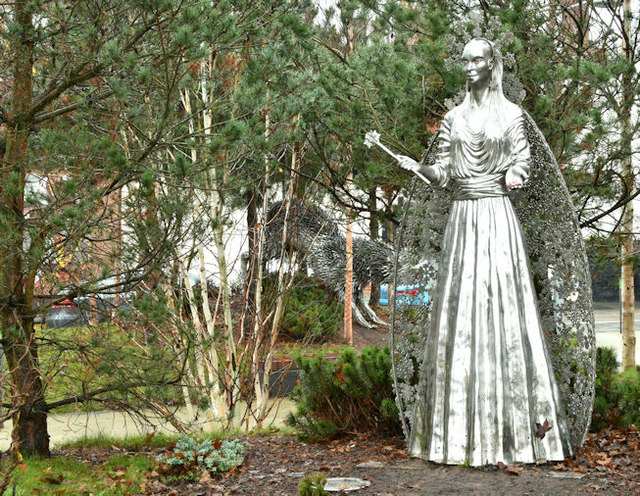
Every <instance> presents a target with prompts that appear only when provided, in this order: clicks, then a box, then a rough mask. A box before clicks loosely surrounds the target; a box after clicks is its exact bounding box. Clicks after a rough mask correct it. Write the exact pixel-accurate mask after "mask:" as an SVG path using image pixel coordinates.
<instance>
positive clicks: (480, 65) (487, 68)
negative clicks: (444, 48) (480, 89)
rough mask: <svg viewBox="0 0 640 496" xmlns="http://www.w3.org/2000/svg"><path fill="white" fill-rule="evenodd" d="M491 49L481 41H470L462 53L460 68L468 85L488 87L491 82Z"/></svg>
mask: <svg viewBox="0 0 640 496" xmlns="http://www.w3.org/2000/svg"><path fill="white" fill-rule="evenodd" d="M491 57H492V54H491V47H490V46H489V44H488V43H485V42H484V41H481V40H472V41H470V42H469V43H467V45H466V46H465V47H464V50H463V52H462V66H463V67H464V70H465V72H466V73H467V81H468V82H469V84H470V85H480V86H483V85H485V84H486V85H488V84H489V82H490V81H491V71H492V69H493V61H492V60H491Z"/></svg>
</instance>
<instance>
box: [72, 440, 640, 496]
mask: <svg viewBox="0 0 640 496" xmlns="http://www.w3.org/2000/svg"><path fill="white" fill-rule="evenodd" d="M242 439H244V440H246V441H247V442H248V443H249V444H248V447H247V455H246V459H245V463H244V464H243V465H242V466H241V467H238V468H237V469H235V470H233V471H232V472H231V473H228V474H224V475H217V476H213V477H209V474H205V477H203V478H202V479H201V481H200V482H197V483H184V484H179V485H175V486H166V485H164V484H162V483H161V482H160V481H159V480H157V477H154V476H150V477H149V479H148V480H147V482H146V484H145V486H146V487H145V490H146V494H148V495H164V496H170V495H172V496H183V495H184V496H196V495H198V496H204V495H221V496H222V495H252V496H260V495H287V496H289V495H291V496H295V495H297V494H298V483H299V482H300V480H301V479H302V477H303V476H304V475H305V474H308V473H312V472H317V471H321V472H325V473H326V474H327V476H328V477H358V478H361V479H364V480H368V481H369V482H371V486H370V487H369V488H367V489H363V490H359V491H355V492H352V493H349V494H354V495H356V494H363V495H371V496H373V495H382V496H392V495H393V496H399V495H425V494H437V495H440V494H443V495H447V494H450V495H454V494H483V495H484V494H504V495H512V494H513V495H525V494H527V495H542V494H551V495H554V496H556V495H574V494H606V495H629V494H640V472H639V471H638V467H640V435H639V434H638V431H637V430H636V429H635V428H631V429H625V430H613V429H608V430H604V431H602V432H600V433H598V434H591V435H589V438H588V439H587V441H586V443H585V446H584V447H583V448H582V449H581V450H580V452H579V453H578V454H577V455H576V456H575V458H574V459H571V460H565V461H564V462H561V463H555V464H546V465H539V466H534V465H527V466H522V465H514V466H503V467H487V468H480V469H477V468H466V467H455V466H442V465H436V464H432V463H425V462H422V461H420V460H416V459H412V458H408V457H407V454H406V450H405V446H404V441H403V440H402V439H401V438H399V437H374V436H355V437H350V438H342V439H338V440H334V441H330V442H327V443H318V444H308V443H302V442H299V441H297V440H296V439H295V438H294V437H292V436H262V435H258V436H243V437H242ZM59 454H65V455H67V456H75V457H77V458H80V459H84V460H89V461H91V462H92V463H94V464H95V463H101V461H103V460H106V458H107V456H108V455H109V454H114V452H113V451H109V450H97V449H74V450H67V451H65V452H60V453H59ZM149 454H155V453H153V452H149Z"/></svg>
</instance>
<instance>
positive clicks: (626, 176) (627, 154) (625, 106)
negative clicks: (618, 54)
mask: <svg viewBox="0 0 640 496" xmlns="http://www.w3.org/2000/svg"><path fill="white" fill-rule="evenodd" d="M624 27H625V31H626V33H627V35H630V34H631V1H630V0H625V2H624ZM623 49H624V51H625V58H626V60H627V63H628V64H629V67H630V68H631V67H633V53H632V50H633V47H631V46H624V48H623ZM633 101H634V94H633V88H632V84H631V76H630V74H629V70H627V72H625V73H624V74H623V75H622V105H621V107H620V108H621V114H620V125H621V126H620V131H621V140H620V146H621V148H622V152H623V161H622V178H623V181H624V188H625V191H626V193H627V194H630V193H631V192H632V191H633V190H634V180H635V177H634V174H633V163H632V130H631V108H632V106H633ZM620 228H621V234H622V287H621V288H620V291H621V300H622V367H623V368H624V369H625V370H626V369H631V368H634V367H635V366H636V335H635V293H634V283H633V276H634V271H635V269H634V266H633V256H634V250H633V237H634V236H633V202H632V201H630V202H628V203H627V204H626V205H625V207H624V210H623V213H622V222H621V226H620Z"/></svg>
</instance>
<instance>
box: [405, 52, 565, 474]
mask: <svg viewBox="0 0 640 496" xmlns="http://www.w3.org/2000/svg"><path fill="white" fill-rule="evenodd" d="M462 63H463V65H464V67H465V71H466V75H467V95H466V98H465V100H464V102H463V103H462V104H461V105H459V106H458V107H456V108H454V109H453V110H452V111H450V112H449V113H448V114H447V115H446V116H445V117H444V119H443V121H442V124H441V128H440V136H439V140H440V141H439V149H438V155H437V159H436V162H435V163H434V164H433V165H431V166H423V165H421V164H419V163H417V162H416V161H414V160H413V159H411V158H409V157H405V156H396V158H397V159H398V162H399V163H400V165H401V166H402V167H404V168H406V169H409V170H411V171H413V172H415V173H418V174H420V175H421V176H424V178H426V179H427V180H428V181H429V182H431V183H432V184H434V185H435V186H441V187H448V188H450V189H451V190H452V191H453V203H452V205H451V211H450V214H449V219H448V223H447V227H446V229H445V231H444V235H443V238H442V241H441V247H442V249H441V258H440V261H439V264H438V265H439V268H438V272H439V275H438V285H437V292H436V294H435V299H434V302H433V307H432V310H431V322H430V326H431V327H430V330H429V333H428V339H426V343H425V351H424V360H423V365H422V367H423V369H422V373H421V378H420V384H419V386H418V395H417V398H416V401H415V403H414V407H413V408H414V411H413V421H412V427H411V431H410V434H409V453H410V454H411V455H412V456H416V457H420V458H424V459H427V460H431V461H434V462H437V463H446V464H460V463H467V464H470V465H473V466H479V465H485V464H497V463H499V462H503V463H518V462H520V463H535V462H541V461H547V460H562V459H564V458H565V457H567V456H569V455H571V451H572V447H571V446H572V443H571V439H570V434H569V429H568V425H567V421H566V417H565V412H564V405H563V404H562V402H561V400H560V394H559V390H558V385H557V383H556V379H555V376H554V372H553V369H552V365H551V361H550V359H549V353H548V351H547V348H546V344H545V338H544V336H543V330H542V325H541V318H540V313H539V311H538V306H537V301H536V293H535V290H534V285H533V281H532V276H531V271H530V266H529V257H528V255H527V251H526V249H525V242H524V236H523V232H522V228H521V226H520V223H519V222H518V219H517V217H516V214H515V211H514V208H513V206H512V204H511V201H510V199H509V197H508V196H507V195H508V194H509V191H510V190H513V189H517V188H520V187H521V186H522V185H523V184H524V183H525V182H526V181H527V179H528V176H529V173H530V149H529V143H528V141H527V135H526V132H525V119H524V116H523V112H522V110H521V109H520V107H518V106H517V105H515V104H513V103H511V102H509V101H508V100H507V99H506V98H505V97H504V95H503V91H502V58H501V55H500V53H499V51H498V50H497V49H496V47H495V46H494V44H493V43H492V42H490V41H488V40H485V39H474V40H472V41H470V42H469V43H468V44H467V45H466V46H465V48H464V51H463V54H462Z"/></svg>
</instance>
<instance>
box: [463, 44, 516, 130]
mask: <svg viewBox="0 0 640 496" xmlns="http://www.w3.org/2000/svg"><path fill="white" fill-rule="evenodd" d="M472 42H481V43H485V44H486V45H488V46H489V48H490V53H491V58H490V61H491V62H492V66H493V68H492V69H491V81H490V82H489V94H488V111H487V119H490V120H491V121H492V125H491V126H488V128H487V131H490V132H498V133H499V134H502V132H503V130H504V126H505V125H507V124H508V123H507V122H504V118H503V116H504V107H505V105H507V104H509V103H510V102H509V100H507V98H506V97H505V96H504V92H503V90H502V74H503V70H504V69H503V67H504V65H503V61H502V54H501V53H500V50H498V48H497V47H496V46H495V45H494V43H493V42H492V41H490V40H487V39H486V38H474V39H472V40H470V41H469V43H472ZM469 43H467V44H469ZM472 101H473V94H472V92H471V89H470V88H469V82H468V81H467V94H466V96H465V99H464V101H463V102H462V103H461V104H460V108H461V110H462V112H463V113H466V112H467V111H468V110H469V109H470V107H471V103H472Z"/></svg>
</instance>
